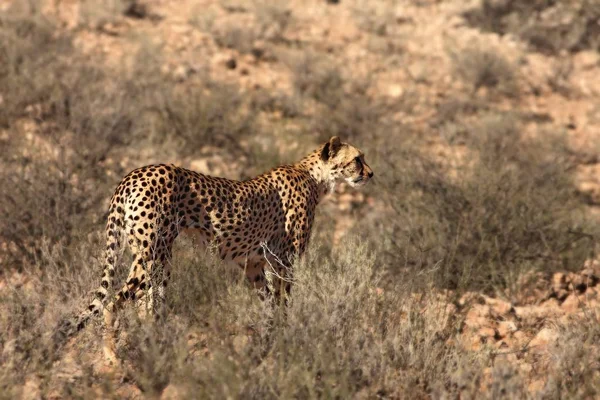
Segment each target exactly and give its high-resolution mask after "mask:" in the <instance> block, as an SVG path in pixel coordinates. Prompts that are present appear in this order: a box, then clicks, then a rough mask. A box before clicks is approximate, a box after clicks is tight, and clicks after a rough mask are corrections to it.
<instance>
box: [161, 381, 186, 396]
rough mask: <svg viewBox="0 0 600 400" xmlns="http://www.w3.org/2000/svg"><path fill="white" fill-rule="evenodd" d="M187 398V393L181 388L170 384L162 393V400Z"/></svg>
mask: <svg viewBox="0 0 600 400" xmlns="http://www.w3.org/2000/svg"><path fill="white" fill-rule="evenodd" d="M184 398H186V393H185V391H184V390H182V389H181V388H180V387H178V386H175V385H173V384H169V385H168V386H167V387H166V388H165V389H164V390H163V392H162V395H161V396H160V400H177V399H184Z"/></svg>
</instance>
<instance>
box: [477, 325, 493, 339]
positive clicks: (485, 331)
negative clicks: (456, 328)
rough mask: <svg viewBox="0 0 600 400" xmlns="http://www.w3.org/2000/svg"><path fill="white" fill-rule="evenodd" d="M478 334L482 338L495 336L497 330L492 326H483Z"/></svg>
mask: <svg viewBox="0 0 600 400" xmlns="http://www.w3.org/2000/svg"><path fill="white" fill-rule="evenodd" d="M477 334H478V335H479V337H481V338H493V337H495V336H496V330H495V329H494V328H490V327H483V328H481V329H479V331H477Z"/></svg>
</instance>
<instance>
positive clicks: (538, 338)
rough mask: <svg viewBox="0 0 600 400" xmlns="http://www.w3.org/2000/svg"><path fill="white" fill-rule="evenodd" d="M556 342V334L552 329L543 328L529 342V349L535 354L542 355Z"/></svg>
mask: <svg viewBox="0 0 600 400" xmlns="http://www.w3.org/2000/svg"><path fill="white" fill-rule="evenodd" d="M557 340H558V332H556V331H555V330H554V329H550V328H543V329H542V330H541V331H539V332H538V333H537V335H535V337H534V338H533V339H532V340H531V342H529V348H530V350H531V351H533V352H535V353H543V352H546V351H548V346H550V345H552V344H554V343H555V342H556V341H557Z"/></svg>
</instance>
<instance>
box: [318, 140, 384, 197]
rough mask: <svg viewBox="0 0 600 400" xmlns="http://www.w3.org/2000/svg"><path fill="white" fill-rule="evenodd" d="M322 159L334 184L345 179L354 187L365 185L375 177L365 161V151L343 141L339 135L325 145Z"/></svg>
mask: <svg viewBox="0 0 600 400" xmlns="http://www.w3.org/2000/svg"><path fill="white" fill-rule="evenodd" d="M321 161H323V164H324V165H325V169H326V172H328V175H329V181H330V182H331V184H332V185H333V184H335V183H336V182H337V181H340V180H345V181H346V182H348V183H349V184H350V186H352V187H357V186H363V185H365V184H366V183H367V182H369V180H370V179H371V178H372V177H373V170H372V169H371V167H369V166H368V165H367V163H366V162H365V155H364V154H363V152H362V151H360V150H359V149H357V148H356V147H354V146H352V145H351V144H348V143H342V142H341V141H340V138H339V137H337V136H334V137H332V138H331V139H329V141H328V142H327V143H325V145H324V146H323V149H322V150H321Z"/></svg>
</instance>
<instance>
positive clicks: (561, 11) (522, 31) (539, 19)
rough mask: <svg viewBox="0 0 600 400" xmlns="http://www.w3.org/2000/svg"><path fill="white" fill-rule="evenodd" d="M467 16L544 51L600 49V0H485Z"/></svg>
mask: <svg viewBox="0 0 600 400" xmlns="http://www.w3.org/2000/svg"><path fill="white" fill-rule="evenodd" d="M465 17H466V19H467V21H469V23H471V24H472V25H474V26H478V27H481V28H482V29H485V30H488V31H492V32H497V33H500V34H506V33H513V34H516V35H518V36H519V37H521V38H522V39H523V40H525V41H527V42H528V43H529V44H530V45H531V47H532V48H533V49H535V50H537V51H541V52H544V53H550V54H557V53H558V52H560V51H561V50H567V51H579V50H585V49H591V50H600V39H599V38H600V25H598V19H599V18H600V4H599V3H598V2H597V1H596V0H577V1H567V2H563V1H556V0H535V1H531V0H517V1H495V0H484V1H483V2H482V5H481V8H478V9H475V10H472V11H469V12H467V13H466V14H465Z"/></svg>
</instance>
